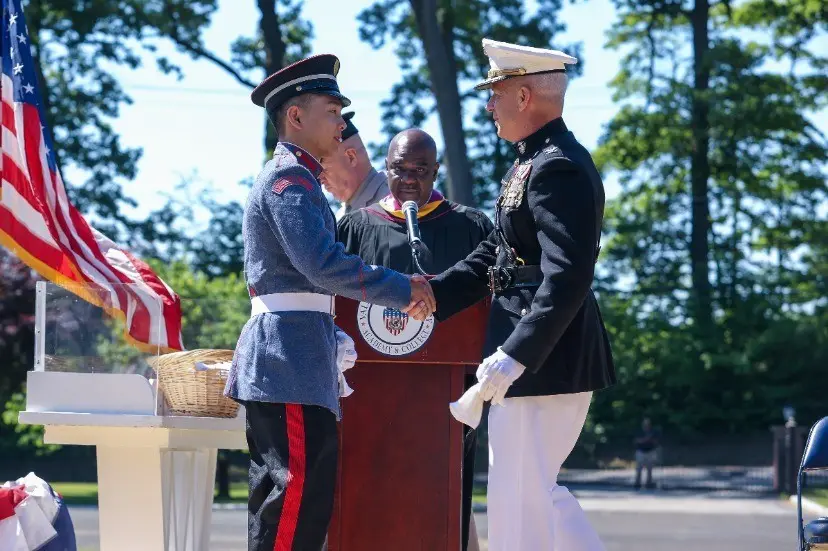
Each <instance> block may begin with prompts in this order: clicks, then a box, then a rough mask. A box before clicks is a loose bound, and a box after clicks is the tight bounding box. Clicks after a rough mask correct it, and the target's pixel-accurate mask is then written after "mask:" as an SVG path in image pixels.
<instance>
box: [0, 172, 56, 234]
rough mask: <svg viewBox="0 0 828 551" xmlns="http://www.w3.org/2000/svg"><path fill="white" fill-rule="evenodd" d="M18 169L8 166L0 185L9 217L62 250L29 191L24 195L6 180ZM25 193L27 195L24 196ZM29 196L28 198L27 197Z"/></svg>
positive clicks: (25, 191)
mask: <svg viewBox="0 0 828 551" xmlns="http://www.w3.org/2000/svg"><path fill="white" fill-rule="evenodd" d="M16 170H17V167H16V166H14V165H11V164H10V165H6V169H5V171H4V172H5V173H4V175H3V176H4V178H3V181H2V183H0V186H2V188H0V194H2V195H3V205H4V206H5V208H6V209H7V210H8V215H9V216H13V217H14V218H16V219H17V220H18V222H19V223H21V224H23V225H24V226H26V228H27V229H28V230H29V231H30V232H31V233H32V234H34V235H36V236H37V237H38V239H40V240H41V241H43V242H44V243H47V244H48V245H49V246H50V247H53V248H55V249H57V250H58V251H59V250H60V247H58V244H57V242H56V241H55V240H54V239H53V238H52V233H51V232H50V231H49V227H48V226H47V225H46V221H45V220H43V217H42V216H41V215H40V213H39V212H38V211H37V210H36V209H35V208H34V207H33V206H32V199H33V198H32V197H31V194H30V193H28V190H27V189H25V188H24V189H23V190H22V191H23V193H21V192H20V191H18V188H17V187H15V185H14V184H13V183H12V182H9V181H7V180H6V178H5V176H8V175H9V173H10V172H13V171H16ZM24 193H25V195H24ZM26 195H28V197H26Z"/></svg>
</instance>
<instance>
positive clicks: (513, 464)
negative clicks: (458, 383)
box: [487, 392, 605, 551]
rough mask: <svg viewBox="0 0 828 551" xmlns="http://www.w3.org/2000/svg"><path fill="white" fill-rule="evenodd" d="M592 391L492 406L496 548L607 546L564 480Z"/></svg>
mask: <svg viewBox="0 0 828 551" xmlns="http://www.w3.org/2000/svg"><path fill="white" fill-rule="evenodd" d="M591 399H592V393H591V392H583V393H579V394H560V395H556V396H532V397H526V398H507V399H506V400H504V405H502V406H492V407H491V409H490V410H489V488H488V512H487V517H488V521H489V551H605V548H604V546H603V544H602V543H601V540H600V539H599V538H598V534H596V533H595V531H594V530H593V528H592V526H590V524H589V521H588V520H587V518H586V515H585V514H584V512H583V510H582V509H581V506H580V505H579V504H578V501H577V500H576V499H575V497H574V496H573V495H572V494H571V493H570V492H569V490H567V489H566V488H565V487H564V486H559V485H558V482H557V479H558V473H559V472H560V469H561V465H563V462H564V461H565V460H566V458H567V456H569V454H570V453H571V452H572V449H573V448H574V447H575V442H576V441H577V440H578V436H579V435H580V434H581V430H582V428H583V426H584V421H585V420H586V415H587V411H588V410H589V403H590V400H591Z"/></svg>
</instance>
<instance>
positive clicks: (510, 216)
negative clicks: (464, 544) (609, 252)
mask: <svg viewBox="0 0 828 551" xmlns="http://www.w3.org/2000/svg"><path fill="white" fill-rule="evenodd" d="M483 48H484V51H485V52H486V55H487V56H488V57H489V60H490V64H491V70H490V71H489V74H488V78H487V79H486V80H485V81H484V82H482V83H480V84H479V85H478V86H477V88H478V89H486V88H490V89H491V93H492V95H491V98H490V99H489V102H488V104H487V106H486V108H487V109H488V111H490V112H491V113H492V115H493V118H494V121H495V126H496V127H497V133H498V136H500V137H501V138H503V139H505V140H508V141H509V142H512V143H513V145H514V149H515V153H516V155H517V159H516V160H515V163H514V165H513V166H512V168H511V169H510V170H509V172H508V173H507V174H506V176H505V178H504V179H503V182H502V189H501V193H500V196H499V198H498V200H497V206H496V211H495V213H496V215H495V231H494V232H492V234H491V235H490V236H489V238H488V240H487V241H484V242H483V243H481V244H480V246H478V248H477V249H476V250H475V251H474V252H473V253H471V254H470V255H469V256H468V257H467V258H466V259H465V260H463V261H461V262H459V263H458V264H456V265H455V266H454V267H452V268H449V269H448V270H447V271H445V272H443V273H442V274H440V275H438V276H437V277H436V278H434V279H433V280H431V286H432V288H433V290H434V294H435V297H436V299H437V312H436V314H435V315H436V317H437V318H438V319H445V318H447V317H449V316H451V315H452V314H454V313H456V312H458V311H459V310H462V309H463V308H466V307H468V306H470V305H472V304H474V303H475V302H477V301H478V300H479V299H480V298H482V297H484V296H485V295H487V294H488V293H494V300H493V304H492V308H491V313H490V319H489V324H488V334H487V345H486V346H487V352H486V354H490V355H489V356H488V357H487V358H486V359H485V360H484V361H483V363H482V364H481V365H480V367H479V368H478V370H477V378H478V380H479V385H478V390H477V391H478V392H479V394H480V396H481V397H482V399H483V400H485V401H490V402H491V404H492V406H491V408H490V409H489V446H490V449H489V458H490V463H489V487H488V523H489V549H490V550H491V551H538V550H541V549H543V550H554V551H558V550H561V551H564V550H565V551H597V550H601V549H603V546H602V544H601V542H600V540H599V539H598V536H597V535H596V533H595V532H594V530H593V529H592V528H591V527H590V525H589V523H588V522H587V519H586V517H585V515H584V514H583V511H582V510H581V508H580V506H579V505H578V502H577V501H576V500H575V498H574V497H573V496H572V494H570V493H569V491H568V490H567V489H566V488H565V487H562V486H559V485H558V484H557V475H558V472H559V470H560V468H561V465H562V464H563V462H564V460H565V459H566V457H567V456H568V455H569V453H570V452H571V451H572V449H573V447H574V446H575V442H576V441H577V439H578V436H579V435H580V432H581V430H582V428H583V424H584V421H585V419H586V416H587V411H588V409H589V404H590V400H591V397H592V393H593V392H594V391H596V390H600V389H603V388H606V387H608V386H610V385H612V384H614V383H615V369H614V367H613V361H612V357H611V352H610V345H609V341H608V339H607V333H606V330H605V328H604V324H603V322H602V320H601V314H600V312H599V310H598V304H597V302H596V300H595V296H594V295H593V293H592V291H591V289H590V286H591V284H592V280H593V275H594V265H595V262H596V260H597V256H598V250H599V239H600V233H601V224H602V220H603V212H604V188H603V184H602V182H601V178H600V176H599V174H598V171H597V170H596V168H595V165H594V163H593V161H592V159H591V157H590V155H589V153H588V152H587V150H586V149H584V147H583V146H581V144H580V143H578V141H577V140H576V139H575V136H574V135H573V134H572V132H571V131H569V130H568V129H567V127H566V124H564V121H563V118H562V113H563V104H564V94H565V91H566V83H567V77H566V65H567V64H571V63H575V62H576V61H577V60H576V59H575V58H572V57H570V56H568V55H566V54H564V53H562V52H558V51H554V50H545V49H539V48H529V47H524V46H517V45H514V44H506V43H502V42H495V41H492V40H488V39H485V40H484V41H483Z"/></svg>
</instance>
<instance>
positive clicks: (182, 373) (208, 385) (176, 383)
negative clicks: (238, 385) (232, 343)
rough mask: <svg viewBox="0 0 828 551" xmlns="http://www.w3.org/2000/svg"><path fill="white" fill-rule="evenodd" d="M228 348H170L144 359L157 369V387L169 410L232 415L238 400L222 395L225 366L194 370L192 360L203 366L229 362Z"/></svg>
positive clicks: (186, 412)
mask: <svg viewBox="0 0 828 551" xmlns="http://www.w3.org/2000/svg"><path fill="white" fill-rule="evenodd" d="M232 359H233V351H232V350H208V349H201V350H189V351H186V352H173V353H171V354H164V355H162V356H158V357H156V358H150V359H148V360H147V363H149V364H150V366H151V367H152V368H153V369H155V371H156V373H158V388H159V389H160V390H161V392H162V393H163V394H164V396H165V397H166V399H167V403H168V404H169V406H170V413H171V414H173V415H186V416H192V417H235V416H236V413H237V412H238V410H239V404H237V403H236V402H234V401H233V400H231V399H230V398H227V397H226V396H224V385H225V383H226V382H227V375H228V370H226V369H203V370H197V369H196V367H195V366H196V363H202V364H205V365H207V366H210V365H211V364H216V363H223V362H229V361H231V360H232Z"/></svg>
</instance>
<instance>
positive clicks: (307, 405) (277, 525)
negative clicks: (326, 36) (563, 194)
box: [225, 55, 435, 551]
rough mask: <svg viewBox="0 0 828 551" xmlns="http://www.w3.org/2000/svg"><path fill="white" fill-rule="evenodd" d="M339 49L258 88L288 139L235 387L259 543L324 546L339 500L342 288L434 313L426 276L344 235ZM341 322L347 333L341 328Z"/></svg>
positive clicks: (262, 206) (266, 190) (247, 265)
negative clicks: (345, 243)
mask: <svg viewBox="0 0 828 551" xmlns="http://www.w3.org/2000/svg"><path fill="white" fill-rule="evenodd" d="M338 70H339V60H338V59H337V58H336V57H335V56H333V55H319V56H314V57H311V58H308V59H304V60H302V61H300V62H297V63H295V64H293V65H290V66H288V67H286V68H284V69H282V70H281V71H279V72H277V73H275V74H273V75H271V76H270V77H269V78H268V79H266V80H265V81H264V82H262V83H261V84H260V85H259V86H258V87H257V88H256V89H255V90H254V91H253V93H252V96H251V97H252V100H253V103H255V104H256V105H258V106H261V107H264V108H265V109H266V110H267V112H268V115H269V116H270V120H271V121H272V122H273V124H274V125H275V126H276V129H277V130H278V132H279V139H280V141H279V144H278V145H277V146H276V149H275V151H274V153H273V159H271V160H270V161H269V162H268V163H267V164H266V165H265V167H264V169H263V170H262V172H261V173H260V174H259V176H258V178H257V180H256V183H255V184H254V185H253V188H252V189H251V191H250V195H249V198H248V202H247V205H246V207H245V212H244V222H243V237H244V271H245V278H246V282H247V286H248V290H249V294H250V297H251V302H252V314H251V318H250V320H249V321H248V322H247V324H245V326H244V329H243V330H242V333H241V335H240V336H239V341H238V344H237V346H236V351H235V355H234V357H233V366H232V369H231V371H230V376H229V378H228V381H227V388H226V390H225V392H226V394H227V395H228V396H230V397H231V398H233V399H235V400H236V401H238V402H240V403H242V404H243V405H244V406H245V408H246V411H247V442H248V446H249V449H250V473H249V483H250V497H249V501H248V531H249V534H248V547H249V549H250V550H251V551H264V550H268V551H271V550H277V551H290V550H302V551H309V550H314V551H316V550H320V549H322V547H323V545H324V542H325V538H326V534H327V530H328V524H329V522H330V518H331V512H332V510H333V495H334V489H335V483H336V470H337V456H338V444H339V443H338V435H337V420H338V419H339V415H340V410H339V396H340V387H339V372H338V367H337V360H336V358H337V340H338V338H339V340H341V339H342V337H343V336H344V333H342V332H341V331H339V330H338V329H337V328H336V326H335V325H334V319H333V314H334V295H337V294H340V295H343V296H347V297H350V298H353V299H356V300H361V301H368V302H372V303H376V304H380V305H384V306H390V307H395V308H400V309H401V310H403V311H405V312H407V313H409V314H411V315H428V313H429V312H430V311H433V310H434V306H435V305H434V297H433V295H432V294H431V290H430V288H429V286H428V284H427V283H426V282H425V280H424V279H423V278H418V277H409V276H404V275H402V274H399V273H397V272H394V271H392V270H387V269H384V268H379V267H376V266H368V265H365V264H364V263H363V262H362V260H360V259H359V257H357V256H352V255H348V254H345V252H344V251H343V248H342V245H341V244H340V243H337V241H336V235H335V231H336V221H335V219H334V215H333V213H332V212H331V209H330V207H329V206H328V203H327V201H326V200H325V196H324V194H323V193H322V189H321V187H320V185H319V182H318V177H319V173H320V172H321V170H322V167H321V166H320V164H319V162H318V161H317V160H316V159H318V158H319V157H321V156H323V155H329V154H331V153H332V152H333V151H335V150H336V148H337V147H338V146H339V143H340V141H341V133H342V130H343V129H344V128H345V121H344V120H343V119H342V115H341V110H342V107H343V106H347V105H348V104H350V101H349V100H348V99H347V98H346V97H345V96H343V95H342V94H341V93H340V91H339V87H338V85H337V81H336V75H337V72H338ZM337 333H340V334H339V335H338V334H337Z"/></svg>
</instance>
